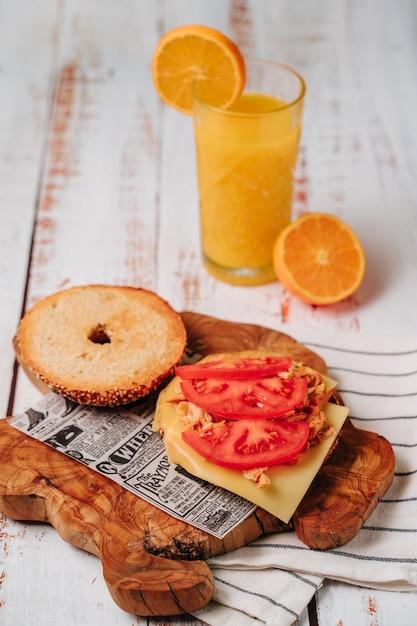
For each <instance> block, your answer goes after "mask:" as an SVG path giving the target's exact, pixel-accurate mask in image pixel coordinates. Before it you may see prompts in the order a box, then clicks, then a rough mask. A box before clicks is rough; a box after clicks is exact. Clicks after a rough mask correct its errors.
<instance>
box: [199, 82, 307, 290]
mask: <svg viewBox="0 0 417 626" xmlns="http://www.w3.org/2000/svg"><path fill="white" fill-rule="evenodd" d="M299 108H301V104H300V103H299ZM300 127H301V113H300V111H296V112H294V107H292V106H291V105H290V104H289V103H287V102H285V101H284V100H282V99H280V98H277V97H275V96H272V95H266V94H263V93H245V94H243V95H242V96H241V97H240V99H239V100H238V101H237V103H236V104H235V105H234V106H233V107H232V108H230V109H228V110H227V111H224V110H223V111H222V110H219V109H215V108H213V107H210V106H209V105H204V103H201V102H198V101H196V103H195V111H194V128H195V138H196V150H197V166H198V185H199V193H200V222H201V238H202V248H203V259H204V264H205V266H206V268H207V270H208V271H209V272H210V273H211V274H213V275H214V276H216V277H217V278H220V279H222V280H225V281H227V282H231V283H234V284H241V285H251V284H261V283H265V282H270V281H273V280H276V276H275V273H274V270H273V267H272V249H273V244H274V241H275V239H276V237H277V234H278V233H279V232H280V231H281V230H282V229H283V228H284V226H286V225H287V224H288V223H289V221H290V218H291V204H292V196H293V180H294V168H295V165H296V160H297V152H298V144H299V137H300Z"/></svg>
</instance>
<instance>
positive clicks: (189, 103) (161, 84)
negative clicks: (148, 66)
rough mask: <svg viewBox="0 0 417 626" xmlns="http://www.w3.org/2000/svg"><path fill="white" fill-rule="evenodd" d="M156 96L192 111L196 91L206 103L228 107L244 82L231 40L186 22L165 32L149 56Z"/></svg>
mask: <svg viewBox="0 0 417 626" xmlns="http://www.w3.org/2000/svg"><path fill="white" fill-rule="evenodd" d="M152 77H153V81H154V85H155V89H156V91H157V92H158V94H159V96H160V97H161V98H162V100H164V102H166V103H167V104H169V105H170V106H172V107H174V109H177V110H178V111H180V112H181V113H186V114H188V115H191V114H192V112H193V89H194V90H195V94H196V95H197V96H198V97H199V98H201V99H202V100H204V101H205V102H208V103H209V104H211V105H213V106H216V107H220V108H228V107H230V106H231V105H232V104H233V103H234V102H235V101H236V100H237V99H238V97H239V96H240V94H241V92H242V90H243V87H244V84H245V78H246V74H245V62H244V59H243V56H242V54H241V52H240V50H239V48H238V47H237V46H236V44H235V43H233V41H231V40H230V39H229V38H228V37H226V36H225V35H223V34H222V33H220V32H219V31H217V30H214V29H213V28H209V27H208V26H199V25H186V26H180V27H178V28H174V29H173V30H170V31H169V32H167V33H166V34H165V35H164V36H163V37H162V39H161V40H160V41H159V43H158V45H157V47H156V49H155V52H154V55H153V58H152Z"/></svg>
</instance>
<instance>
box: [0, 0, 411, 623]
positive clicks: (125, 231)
mask: <svg viewBox="0 0 417 626" xmlns="http://www.w3.org/2000/svg"><path fill="white" fill-rule="evenodd" d="M192 22H195V23H204V24H207V25H210V26H213V27H216V28H218V29H220V30H222V31H223V32H225V33H226V34H228V35H229V36H230V37H232V38H233V39H234V40H235V41H236V42H237V43H238V44H239V45H240V47H241V49H242V51H243V52H244V54H245V55H247V56H253V57H260V58H266V59H275V60H279V61H282V62H284V63H287V64H289V65H291V66H293V67H294V68H296V69H297V70H298V71H299V72H300V73H301V74H302V75H303V76H304V77H305V79H306V82H307V87H308V95H307V101H306V109H305V116H304V130H303V135H302V145H301V153H300V159H299V164H298V170H297V184H296V194H295V205H294V214H295V215H298V214H300V213H302V212H304V211H325V212H329V213H334V214H337V215H339V216H340V217H342V219H344V220H346V221H347V222H348V223H349V224H350V225H351V226H352V227H353V228H354V229H355V230H356V231H357V232H358V234H359V235H360V237H361V239H362V242H363V244H364V247H365V249H366V253H367V259H368V269H367V274H366V278H365V281H364V283H363V286H362V287H361V288H360V289H359V291H358V292H357V294H355V296H354V297H352V298H351V299H349V300H348V301H347V302H344V303H342V304H339V305H337V306H334V307H330V308H325V309H320V308H315V307H311V306H308V305H304V304H302V303H301V302H298V301H296V300H295V299H294V298H292V297H290V296H289V295H288V294H287V293H286V292H285V291H284V290H283V289H282V288H281V286H280V285H279V284H278V283H275V284H271V285H267V286H262V287H256V288H244V287H242V288H240V287H231V286H228V285H226V284H222V283H219V282H216V281H215V280H214V279H212V278H210V277H209V276H208V275H207V274H206V273H205V271H204V269H203V268H202V266H201V263H200V256H199V254H200V252H199V235H198V211H197V206H198V201H197V189H196V175H195V160H194V144H193V135H192V124H191V120H190V119H189V118H188V117H185V116H182V115H180V114H178V113H176V112H175V111H173V110H170V109H168V108H167V107H165V106H164V105H163V104H162V103H161V102H160V101H159V100H158V98H157V96H156V94H155V92H154V89H153V85H152V79H151V73H150V60H151V56H152V53H153V50H154V48H155V45H156V43H157V41H158V40H159V38H160V36H161V35H162V33H163V32H165V31H166V30H168V29H170V28H172V27H174V26H178V25H180V24H184V23H192ZM416 67H417V7H416V3H415V0H399V1H398V2H393V1H392V0H391V1H390V0H380V1H379V2H374V1H373V0H356V1H355V2H352V0H316V1H315V2H311V1H310V0H210V1H208V0H117V1H116V0H31V1H30V2H27V1H25V0H13V2H12V1H11V0H0V316H1V326H0V353H1V359H0V414H1V416H6V415H7V414H13V413H14V412H17V411H19V410H23V409H24V408H27V407H28V405H29V404H30V403H32V402H34V401H36V400H37V399H38V397H39V392H37V391H36V390H35V389H34V388H33V386H31V384H30V383H29V382H28V381H27V380H26V379H25V377H24V375H22V374H21V373H20V371H17V369H16V368H15V365H14V354H13V350H12V337H13V334H14V332H15V330H16V327H17V324H18V322H19V318H20V316H21V313H22V311H23V310H24V309H25V308H27V307H29V306H31V305H32V304H34V303H35V302H36V301H37V300H39V299H41V298H43V297H44V296H46V295H48V294H49V293H52V292H54V291H56V290H58V289H61V288H64V287H69V286H71V285H75V284H86V283H93V282H102V283H108V284H129V285H134V286H142V287H145V288H149V289H152V290H154V291H156V292H157V293H158V294H160V295H161V296H162V297H164V298H166V299H167V300H168V301H169V302H170V303H171V304H172V306H174V307H175V308H176V309H177V310H192V311H195V312H199V313H205V314H208V315H213V316H216V317H220V318H223V319H228V320H233V321H240V322H250V323H256V324H262V325H265V326H268V327H271V328H275V329H277V330H282V331H284V332H287V333H289V334H292V335H293V336H295V337H297V329H299V328H300V327H301V326H303V327H309V328H317V329H331V330H338V331H341V332H351V333H381V334H384V333H387V334H410V333H411V334H415V333H416V332H417V322H416V305H417V274H416V268H417V191H416V189H417V185H416V174H417V115H416V112H417V72H416ZM0 543H1V545H0V623H1V624H4V626H12V625H13V626H23V625H25V626H29V625H30V626H38V625H40V624H42V626H52V625H54V626H56V625H59V626H70V625H73V624H91V625H93V626H95V625H100V626H110V625H111V626H128V625H130V624H133V623H136V624H141V625H142V624H143V625H144V624H147V623H149V624H156V623H158V622H157V621H156V620H149V621H147V620H146V619H143V618H142V619H141V618H135V617H134V616H131V615H127V614H125V613H123V612H122V611H121V610H119V609H118V607H117V606H116V605H115V604H114V603H113V601H112V600H111V598H110V596H109V594H108V592H107V589H106V587H105V584H104V582H103V580H102V576H101V568H100V563H99V561H98V559H96V558H95V557H93V556H90V555H88V554H86V553H84V552H81V551H79V550H76V549H75V548H73V547H71V546H69V545H67V544H65V543H64V542H63V541H62V540H61V539H60V538H59V537H58V536H57V533H56V532H55V531H54V530H53V529H52V528H50V527H49V526H46V525H42V524H23V523H17V522H13V521H11V520H9V519H4V518H1V517H0ZM316 602H317V616H316V615H313V609H314V607H313V609H312V611H310V616H309V615H308V612H307V611H306V612H305V615H303V616H302V617H301V619H300V624H302V626H307V624H309V623H310V624H312V625H313V624H319V625H320V626H334V625H336V624H339V625H341V624H343V625H344V626H350V625H352V626H365V625H366V626H371V625H373V626H375V625H376V624H378V626H391V625H393V624H401V626H408V625H410V626H411V624H414V623H415V616H416V614H417V594H412V593H411V594H396V593H387V592H385V593H383V592H377V591H373V590H368V589H363V588H356V587H352V586H348V585H345V584H341V583H337V584H335V583H331V582H328V583H326V584H325V585H324V587H323V589H322V590H320V592H319V593H318V594H317V596H316ZM160 623H162V622H160ZM164 623H167V622H165V621H164ZM174 623H175V624H183V623H185V622H184V620H181V619H179V620H177V621H176V622H174ZM187 623H190V622H187Z"/></svg>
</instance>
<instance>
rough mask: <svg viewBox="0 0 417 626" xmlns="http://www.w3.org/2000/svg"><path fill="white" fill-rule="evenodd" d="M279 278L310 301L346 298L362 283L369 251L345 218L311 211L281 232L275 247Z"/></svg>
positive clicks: (327, 302)
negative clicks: (366, 255) (367, 251)
mask: <svg viewBox="0 0 417 626" xmlns="http://www.w3.org/2000/svg"><path fill="white" fill-rule="evenodd" d="M273 260H274V269H275V273H276V275H277V278H278V280H279V281H280V282H281V283H282V284H283V285H284V287H285V288H286V289H288V291H289V292H291V293H293V294H294V295H296V296H298V297H299V298H300V299H301V300H304V301H305V302H308V303H310V304H317V305H326V304H334V303H336V302H340V301H341V300H344V299H345V298H347V297H348V296H350V295H351V294H352V293H354V292H355V291H356V289H357V288H358V287H359V285H360V284H361V282H362V280H363V277H364V273H365V253H364V250H363V247H362V244H361V242H360V241H359V238H358V237H357V235H356V234H355V232H354V231H353V230H352V229H351V228H350V227H349V226H348V225H347V224H345V223H344V222H343V221H342V220H341V219H339V218H338V217H335V216H334V215H329V214H326V213H308V214H306V215H303V216H302V217H300V218H298V219H297V220H295V221H294V222H292V223H291V224H289V225H288V226H286V227H285V228H284V230H282V231H281V233H280V234H279V235H278V237H277V239H276V241H275V244H274V250H273Z"/></svg>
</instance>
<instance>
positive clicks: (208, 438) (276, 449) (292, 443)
mask: <svg viewBox="0 0 417 626" xmlns="http://www.w3.org/2000/svg"><path fill="white" fill-rule="evenodd" d="M309 433H310V427H309V425H308V423H307V422H305V421H299V422H288V421H286V422H278V421H275V420H240V421H233V422H226V423H224V422H222V423H220V424H218V425H216V424H213V428H211V429H209V430H208V431H207V432H204V433H199V432H198V431H197V430H195V429H193V428H191V429H188V430H184V431H183V432H182V433H181V435H182V438H183V440H184V441H185V443H187V444H188V445H189V446H190V447H191V448H192V449H193V450H195V451H196V452H197V453H198V454H200V455H201V456H202V457H204V458H205V459H207V460H208V461H210V462H212V463H214V464H215V465H220V466H222V467H228V468H230V469H235V470H242V471H244V470H250V469H255V468H258V467H273V466H275V465H280V464H282V463H291V462H294V460H295V459H296V457H297V456H298V455H299V454H300V453H301V452H303V451H304V450H305V448H306V445H307V441H308V437H309Z"/></svg>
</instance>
